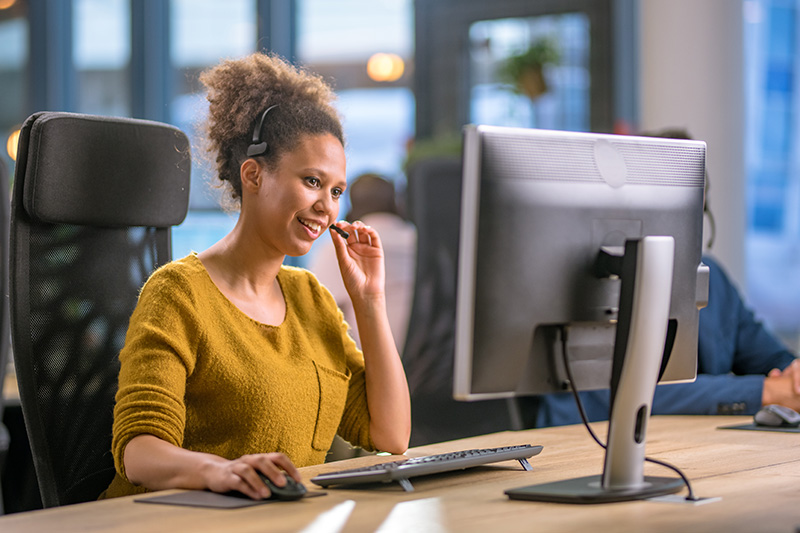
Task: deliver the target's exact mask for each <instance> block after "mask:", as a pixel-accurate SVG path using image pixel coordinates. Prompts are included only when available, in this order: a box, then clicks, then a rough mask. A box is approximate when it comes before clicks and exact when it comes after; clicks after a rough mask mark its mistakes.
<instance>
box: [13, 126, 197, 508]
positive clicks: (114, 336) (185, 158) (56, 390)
mask: <svg viewBox="0 0 800 533" xmlns="http://www.w3.org/2000/svg"><path fill="white" fill-rule="evenodd" d="M189 174H190V155H189V143H188V139H187V138H186V135H184V134H183V133H182V132H181V131H180V130H178V129H177V128H174V127H172V126H168V125H166V124H160V123H156V122H149V121H144V120H135V119H126V118H108V117H98V116H90V115H77V114H72V113H54V112H43V113H36V114H34V115H32V116H30V117H29V118H28V119H27V120H26V121H25V123H24V124H23V127H22V132H21V134H20V140H19V150H18V156H17V165H16V172H15V175H14V188H13V192H12V205H11V239H10V249H11V258H12V260H11V264H10V275H11V277H10V280H11V285H10V287H11V291H10V308H11V332H12V346H13V357H14V363H15V367H16V372H17V379H18V381H19V389H20V390H19V392H20V400H21V403H22V413H23V416H24V419H25V427H26V430H27V433H28V438H29V440H30V446H31V453H32V455H33V460H34V467H35V470H36V477H37V480H38V483H39V491H40V494H41V497H42V504H43V506H44V507H53V506H58V505H65V504H70V503H77V502H82V501H88V500H94V499H97V497H98V496H99V494H100V493H101V492H102V491H103V490H104V489H105V488H106V487H107V486H108V484H109V483H110V481H111V479H112V477H113V475H114V463H113V458H112V456H111V426H112V420H113V407H114V395H115V393H116V389H117V374H118V371H119V361H118V354H119V351H120V349H121V348H122V345H123V343H124V340H125V333H126V330H127V326H128V319H129V317H130V315H131V312H132V311H133V308H134V306H135V305H136V301H137V296H138V292H139V289H140V288H141V286H142V285H143V283H144V282H145V280H146V279H147V277H148V276H149V274H150V273H151V272H152V271H153V270H154V269H155V268H157V267H158V266H160V265H162V264H164V263H166V262H168V261H169V260H170V256H171V250H170V231H171V230H170V228H171V226H174V225H176V224H180V223H181V222H182V221H183V219H184V217H185V216H186V211H187V207H188V200H189Z"/></svg>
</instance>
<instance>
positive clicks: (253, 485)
mask: <svg viewBox="0 0 800 533" xmlns="http://www.w3.org/2000/svg"><path fill="white" fill-rule="evenodd" d="M204 470H205V472H204V477H205V478H206V480H207V484H208V488H209V489H210V490H212V491H214V492H229V491H232V490H236V491H239V492H241V493H242V494H246V495H247V496H249V497H250V498H253V499H254V500H261V499H264V498H269V496H270V492H269V489H268V488H267V486H266V485H265V484H264V482H263V481H262V480H261V478H260V477H259V475H258V473H259V472H262V473H264V475H266V476H267V477H268V478H269V479H270V480H272V482H273V483H275V485H277V486H279V487H283V486H285V485H286V475H287V474H288V475H290V476H292V477H293V478H294V479H295V480H296V481H301V480H302V478H301V476H300V472H298V470H297V468H296V467H295V466H294V464H292V462H291V460H289V458H288V457H287V456H286V455H284V454H282V453H277V452H276V453H260V454H253V455H243V456H242V457H239V458H238V459H233V460H226V459H222V460H221V461H211V462H210V463H209V464H208V465H207V469H204Z"/></svg>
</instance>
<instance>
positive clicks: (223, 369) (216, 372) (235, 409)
mask: <svg viewBox="0 0 800 533" xmlns="http://www.w3.org/2000/svg"><path fill="white" fill-rule="evenodd" d="M278 282H279V284H280V287H281V290H282V291H283V295H284V299H285V300H286V317H285V319H284V322H283V323H282V324H281V325H280V326H269V325H265V324H261V323H259V322H257V321H255V320H253V319H251V318H250V317H249V316H247V315H245V314H244V313H243V312H242V311H240V310H239V309H238V308H237V307H236V306H235V305H233V303H232V302H231V301H230V300H228V299H227V298H226V297H225V296H224V295H223V294H222V293H221V292H220V291H219V289H217V287H216V285H214V283H213V282H212V281H211V278H210V277H209V275H208V272H207V271H206V270H205V267H203V264H202V263H201V261H200V260H199V259H198V258H197V256H196V255H190V256H188V257H185V258H183V259H180V260H177V261H173V262H172V263H170V264H168V265H165V266H164V267H162V268H161V269H159V270H158V271H156V272H155V273H154V274H153V275H152V276H151V277H150V279H149V280H148V281H147V283H146V284H145V285H144V287H143V288H142V291H141V293H140V295H139V302H138V304H137V306H136V309H135V310H134V312H133V315H132V316H131V320H130V325H129V328H128V333H127V336H126V339H125V346H124V348H123V349H122V351H121V352H120V362H121V369H120V375H119V391H118V392H117V397H116V406H115V408H114V428H113V442H112V451H113V454H114V461H115V464H116V469H117V475H116V477H115V478H114V480H113V482H112V483H111V485H110V486H109V488H108V489H107V490H106V491H105V492H104V494H103V496H102V497H106V498H109V497H116V496H122V495H127V494H135V493H139V492H143V491H144V489H142V488H141V487H136V486H134V485H132V484H131V483H130V482H129V481H128V480H127V478H126V477H125V467H124V465H123V461H122V458H123V452H124V450H125V446H126V444H127V443H128V442H129V441H130V440H131V439H132V438H133V437H135V436H136V435H139V434H142V433H149V434H152V435H155V436H157V437H159V438H161V439H164V440H165V441H167V442H170V443H172V444H175V445H176V446H181V447H183V448H186V449H189V450H196V451H202V452H208V453H213V454H216V455H219V456H222V457H226V458H229V459H233V458H236V457H240V456H242V455H244V454H251V453H263V452H273V451H277V452H283V453H285V454H286V455H287V456H289V458H290V459H291V460H292V462H294V464H295V465H297V466H305V465H311V464H319V463H322V462H323V461H324V459H325V454H326V452H327V450H328V448H329V447H330V445H331V443H332V441H333V437H334V435H335V434H336V433H337V431H338V433H339V434H340V435H341V436H342V437H343V438H344V439H345V440H347V441H349V442H351V443H353V444H355V445H358V446H362V447H364V448H368V449H373V446H374V445H373V443H372V441H371V439H370V436H369V413H368V411H367V402H366V389H365V381H364V360H363V355H362V354H361V352H360V351H359V350H358V348H357V347H356V345H355V343H354V342H353V340H352V339H351V338H350V336H349V335H348V334H347V324H346V323H345V322H344V319H343V318H342V313H341V311H339V309H338V308H337V306H336V303H335V302H334V300H333V297H332V296H331V295H330V293H329V292H328V291H327V289H325V288H324V287H323V286H322V285H320V284H319V282H318V281H317V279H316V278H315V277H314V276H313V275H312V274H311V273H310V272H308V271H306V270H303V269H298V268H292V267H282V268H281V271H280V273H279V274H278Z"/></svg>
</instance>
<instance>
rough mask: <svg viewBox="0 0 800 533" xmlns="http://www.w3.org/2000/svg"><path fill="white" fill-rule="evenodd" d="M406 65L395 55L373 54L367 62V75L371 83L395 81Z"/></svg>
mask: <svg viewBox="0 0 800 533" xmlns="http://www.w3.org/2000/svg"><path fill="white" fill-rule="evenodd" d="M405 68H406V65H405V63H404V62H403V58H401V57H400V56H398V55H397V54H384V53H378V54H373V55H372V57H370V58H369V61H367V75H368V76H369V77H370V79H372V80H373V81H397V80H399V79H400V76H402V75H403V71H404V70H405Z"/></svg>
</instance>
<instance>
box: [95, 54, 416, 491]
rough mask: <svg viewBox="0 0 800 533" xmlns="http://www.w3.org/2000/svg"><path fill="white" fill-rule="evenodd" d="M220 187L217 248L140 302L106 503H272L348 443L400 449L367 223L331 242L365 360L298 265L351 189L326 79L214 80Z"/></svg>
mask: <svg viewBox="0 0 800 533" xmlns="http://www.w3.org/2000/svg"><path fill="white" fill-rule="evenodd" d="M200 79H201V81H202V82H203V84H204V85H205V86H206V87H207V89H208V99H209V102H210V108H209V119H208V124H207V128H208V130H207V135H208V139H209V142H210V147H209V150H210V152H211V154H212V155H214V156H215V159H216V164H217V171H218V177H219V179H220V180H221V181H222V182H223V183H224V184H225V186H226V187H227V189H228V191H229V192H230V197H231V199H233V200H234V201H236V202H238V203H239V204H240V210H241V212H240V216H239V219H238V221H237V224H236V226H235V227H234V229H233V230H232V231H231V232H230V233H229V234H228V235H227V236H226V237H224V238H223V239H222V240H221V241H219V242H218V243H216V244H214V245H213V246H212V247H211V248H209V249H208V250H206V251H204V252H202V253H199V254H192V255H189V256H188V257H185V258H183V259H180V260H177V261H173V262H172V263H170V264H168V265H166V266H165V267H163V268H161V269H159V270H158V271H157V272H155V273H154V274H153V275H152V276H151V278H150V279H149V280H148V282H147V283H146V284H145V286H144V287H143V289H142V292H141V294H140V297H139V303H138V304H137V307H136V310H135V311H134V313H133V315H132V317H131V321H130V326H129V330H128V334H127V336H126V341H125V346H124V348H123V350H122V352H121V353H120V362H121V370H120V378H119V392H118V394H117V404H116V407H115V411H114V435H113V444H112V448H113V449H112V451H113V454H114V458H115V464H116V467H117V475H116V477H115V479H114V480H113V482H112V484H111V486H110V487H109V489H108V490H107V491H106V492H105V493H104V497H113V496H118V495H124V494H132V493H137V492H143V491H145V490H159V489H167V488H184V489H210V490H212V491H215V492H227V491H231V490H237V491H239V492H242V493H244V494H246V495H248V496H250V497H251V498H254V499H260V498H266V497H268V496H269V495H270V493H269V490H268V489H267V487H266V485H265V484H264V483H263V482H262V481H261V479H260V478H259V472H260V473H263V474H264V475H266V476H267V477H268V478H269V479H270V480H271V481H272V482H273V483H275V484H276V485H277V486H284V485H285V483H286V478H285V474H288V475H290V476H291V477H292V478H294V479H295V480H297V481H300V475H299V473H298V471H297V469H296V468H295V465H299V466H303V465H309V464H318V463H321V462H323V460H324V457H325V453H326V451H327V450H328V448H329V447H330V445H331V442H332V440H333V437H334V435H335V434H336V433H337V432H338V433H339V434H340V435H341V436H342V437H343V438H344V439H345V440H348V441H349V442H351V443H353V444H355V445H357V446H362V447H365V448H367V449H378V450H383V451H387V452H392V453H403V452H404V451H405V449H406V447H407V446H408V439H409V434H410V428H411V421H410V406H409V397H408V388H407V384H406V380H405V375H404V373H403V368H402V364H401V363H400V358H399V355H398V353H397V349H396V348H395V342H394V340H393V338H392V334H391V331H390V328H389V322H388V319H387V316H386V305H385V303H386V302H385V295H384V263H383V250H382V247H381V240H380V237H379V235H378V234H377V233H376V232H375V231H374V230H373V229H372V228H370V227H368V226H365V225H364V224H363V223H361V222H354V223H352V224H351V223H346V222H340V223H338V225H339V226H340V227H341V228H342V229H343V230H345V231H346V232H349V236H348V237H347V239H346V240H345V238H344V237H343V236H340V235H338V234H334V233H333V232H331V238H332V239H333V241H334V245H335V247H336V252H337V260H338V262H339V267H340V269H341V272H342V278H343V281H344V283H345V286H346V287H347V290H348V292H349V294H350V296H351V298H352V300H353V306H354V308H355V310H356V320H357V324H358V328H359V331H361V332H362V333H361V339H362V349H363V355H362V352H361V351H359V350H358V348H357V347H356V345H355V343H354V342H353V340H352V339H351V338H350V337H349V335H348V333H347V330H348V325H347V324H346V322H345V321H344V320H343V318H342V314H341V311H339V309H338V308H337V307H336V304H335V302H334V300H333V298H332V296H331V295H330V293H329V292H328V291H327V290H326V289H325V288H324V287H322V286H321V285H320V284H319V282H318V281H317V280H316V278H314V276H313V275H312V274H311V273H309V272H307V271H305V270H302V269H296V268H291V267H285V266H283V265H282V263H283V260H284V258H285V256H286V255H291V256H298V255H302V254H305V253H306V252H308V251H309V249H310V248H311V245H312V244H313V242H314V241H315V240H316V239H317V238H319V237H320V236H321V235H323V234H324V233H325V230H326V229H327V228H328V227H329V226H331V225H332V224H333V222H334V221H336V220H337V215H338V213H339V198H340V196H341V195H342V193H343V192H344V189H345V187H346V180H345V155H344V140H343V134H342V127H341V122H340V120H339V118H338V115H337V113H336V111H335V110H334V108H333V107H332V105H331V102H332V100H333V97H334V96H333V93H332V91H331V89H330V88H329V87H328V86H327V85H326V84H325V83H324V82H322V81H321V79H320V78H318V77H316V76H313V75H311V74H308V73H305V72H303V71H300V70H298V69H296V68H294V67H292V66H291V65H289V64H287V63H285V62H283V61H282V60H280V59H279V58H277V57H275V56H271V55H265V54H253V55H251V56H248V57H246V58H244V59H238V60H229V61H225V62H223V63H221V64H220V65H218V66H217V67H214V68H212V69H210V70H209V71H207V72H204V73H203V74H202V75H201V78H200Z"/></svg>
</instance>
